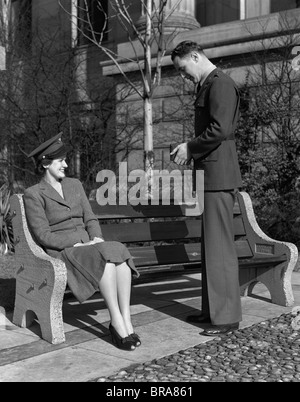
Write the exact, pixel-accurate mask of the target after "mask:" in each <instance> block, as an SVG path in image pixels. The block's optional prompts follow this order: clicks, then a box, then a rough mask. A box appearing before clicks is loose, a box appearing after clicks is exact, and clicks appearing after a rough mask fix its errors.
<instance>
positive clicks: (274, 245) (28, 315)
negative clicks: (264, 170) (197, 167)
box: [10, 192, 298, 344]
mask: <svg viewBox="0 0 300 402" xmlns="http://www.w3.org/2000/svg"><path fill="white" fill-rule="evenodd" d="M10 205H11V213H12V215H13V220H12V222H13V231H14V236H15V258H16V263H17V267H18V268H17V273H16V299H15V309H14V315H13V322H14V324H16V325H18V326H21V327H28V326H30V324H31V323H32V321H33V320H34V319H35V318H36V317H37V319H38V321H39V324H40V326H41V332H42V337H43V338H44V339H45V340H47V341H48V342H50V343H53V344H58V343H61V342H64V341H65V335H64V329H63V317H62V304H63V299H64V293H65V289H66V286H67V272H66V267H65V264H64V263H63V262H62V261H60V260H58V259H55V258H52V257H50V256H49V255H47V254H46V253H45V252H44V251H43V249H42V248H41V247H40V246H39V245H37V244H36V243H35V242H34V240H33V239H32V236H31V234H30V231H29V230H28V226H27V222H26V217H25V211H24V205H23V199H22V195H20V194H15V195H13V196H12V197H11V199H10ZM91 205H92V208H93V211H94V212H95V214H96V215H97V217H98V219H99V221H100V223H101V228H102V231H103V235H104V238H105V239H106V240H117V241H121V242H123V243H126V244H127V246H128V248H129V249H130V251H131V254H132V256H133V258H134V261H135V264H136V266H137V267H138V268H139V271H140V272H141V277H140V278H141V279H140V280H143V278H145V277H146V276H147V275H149V274H153V273H157V272H164V273H168V274H169V273H171V272H174V271H175V272H179V273H184V272H186V271H187V270H189V272H190V270H191V269H194V270H195V271H193V272H197V270H198V269H200V268H201V252H200V248H201V246H200V236H201V234H200V226H201V225H200V219H201V216H186V215H187V209H189V208H190V207H189V206H186V205H182V206H179V205H171V206H165V205H160V206H155V205H149V206H141V205H139V206H137V207H133V206H104V207H103V206H102V207H100V206H99V205H98V204H97V202H96V201H91ZM234 227H235V244H236V249H237V253H238V258H239V267H240V289H241V295H242V296H245V295H249V294H251V293H252V291H253V287H254V286H255V284H256V283H258V282H261V283H263V284H264V285H265V286H266V287H267V289H268V290H269V292H270V295H271V301H272V303H276V304H279V305H282V306H292V305H293V302H294V300H293V292H292V287H291V275H292V271H293V269H294V267H295V265H296V262H297V258H298V250H297V247H296V246H295V245H294V244H291V243H286V242H282V241H276V240H273V239H271V238H269V237H268V236H267V235H266V234H264V233H263V232H262V230H261V229H260V228H259V226H258V225H257V222H256V219H255V216H254V212H253V208H252V203H251V200H250V197H249V195H248V194H247V193H245V192H241V193H239V194H238V200H237V203H236V205H235V209H234ZM199 294H200V293H199Z"/></svg>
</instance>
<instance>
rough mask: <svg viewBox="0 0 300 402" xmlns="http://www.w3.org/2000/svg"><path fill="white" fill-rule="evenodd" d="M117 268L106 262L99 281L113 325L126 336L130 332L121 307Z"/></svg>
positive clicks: (123, 336)
mask: <svg viewBox="0 0 300 402" xmlns="http://www.w3.org/2000/svg"><path fill="white" fill-rule="evenodd" d="M116 268H117V267H116V266H115V265H114V264H110V263H107V264H106V266H105V269H104V273H103V275H102V278H101V280H100V283H99V289H100V292H101V294H102V296H103V298H104V301H105V303H106V305H107V308H108V311H109V314H110V318H111V324H112V326H113V327H114V328H115V330H116V331H117V332H118V334H119V335H120V336H121V337H122V338H125V337H126V336H128V335H129V332H128V330H127V328H126V325H125V323H124V320H123V317H122V314H121V312H120V308H119V297H118V296H119V295H118V288H119V287H120V286H118V285H117V269H116ZM118 268H119V267H118ZM121 298H122V297H121Z"/></svg>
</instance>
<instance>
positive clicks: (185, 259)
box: [129, 240, 253, 268]
mask: <svg viewBox="0 0 300 402" xmlns="http://www.w3.org/2000/svg"><path fill="white" fill-rule="evenodd" d="M235 244H236V249H237V253H238V257H239V258H246V257H248V258H249V257H252V255H253V254H252V252H251V249H250V246H249V244H248V242H247V240H241V241H236V242H235ZM129 250H130V253H131V255H132V257H133V260H134V263H135V265H136V267H137V268H139V267H142V266H151V265H153V266H155V265H168V264H179V263H180V264H188V263H195V262H200V261H201V244H200V243H188V244H168V245H162V246H143V247H129Z"/></svg>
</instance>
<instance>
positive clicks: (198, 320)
mask: <svg viewBox="0 0 300 402" xmlns="http://www.w3.org/2000/svg"><path fill="white" fill-rule="evenodd" d="M186 321H187V322H193V323H195V324H211V320H210V317H208V316H207V315H204V314H197V315H188V316H187V317H186Z"/></svg>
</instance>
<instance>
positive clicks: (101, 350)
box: [0, 273, 300, 382]
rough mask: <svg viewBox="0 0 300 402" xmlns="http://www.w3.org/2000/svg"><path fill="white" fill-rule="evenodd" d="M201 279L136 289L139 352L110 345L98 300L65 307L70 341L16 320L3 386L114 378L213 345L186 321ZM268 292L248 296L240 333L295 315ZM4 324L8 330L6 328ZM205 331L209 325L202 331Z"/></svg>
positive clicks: (5, 351) (0, 377)
mask: <svg viewBox="0 0 300 402" xmlns="http://www.w3.org/2000/svg"><path fill="white" fill-rule="evenodd" d="M292 282H293V289H294V295H295V306H296V305H300V273H294V274H293V281H292ZM200 286H201V280H200V276H199V274H193V275H185V276H184V277H179V278H173V279H171V280H169V281H161V280H160V281H159V282H150V283H146V284H139V285H135V286H134V287H133V291H132V315H133V324H134V326H135V327H136V331H137V332H138V333H139V334H140V336H141V339H142V346H141V347H140V348H137V349H136V350H135V351H134V352H127V351H121V350H119V349H117V348H116V347H115V346H113V345H112V344H111V341H110V336H109V333H108V325H109V321H108V319H109V318H108V312H107V310H106V308H105V306H104V303H103V300H102V299H101V297H99V295H95V296H94V297H93V298H92V299H91V300H89V301H88V302H86V303H84V304H81V305H80V304H78V303H77V302H76V301H74V300H73V299H71V300H70V299H68V300H65V302H64V310H63V314H64V321H65V322H64V326H65V331H66V342H65V343H64V344H61V345H51V344H49V343H48V342H46V341H44V340H42V339H40V337H39V332H40V331H39V326H38V325H37V324H36V325H35V326H34V327H33V328H30V329H26V328H18V327H16V326H14V325H13V324H12V323H11V317H5V321H4V319H3V317H2V319H1V324H2V325H1V326H0V382H15V381H18V382H85V381H89V380H91V379H93V378H97V377H101V376H109V375H110V374H113V373H115V372H116V371H118V370H120V369H121V368H123V367H126V366H129V365H130V364H132V363H143V362H146V361H151V360H152V359H157V358H160V357H164V356H167V355H170V354H173V353H176V352H178V351H179V350H182V349H186V348H189V347H193V346H195V345H198V344H200V343H202V342H207V341H208V340H211V338H209V337H204V336H201V335H199V333H200V332H201V328H200V327H199V326H197V325H191V324H188V323H186V321H185V317H186V316H187V315H188V314H190V313H191V312H193V311H195V310H197V309H199V307H200V306H199V303H200V301H199V300H200V299H199V295H200ZM268 296H269V295H268V292H265V289H264V287H261V288H260V287H258V288H257V289H256V297H255V298H252V297H243V298H242V306H243V322H242V323H241V328H244V327H247V326H250V325H252V324H254V323H258V322H261V321H264V320H266V319H269V318H272V317H276V316H279V315H281V314H283V313H287V312H290V311H291V310H292V308H291V307H283V306H278V305H275V304H272V303H270V300H268ZM3 322H4V325H3ZM203 328H204V326H203Z"/></svg>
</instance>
